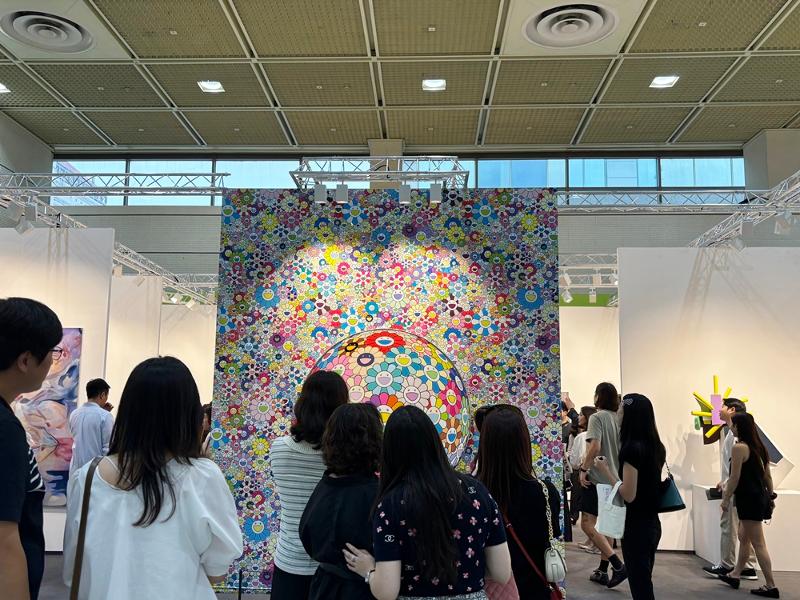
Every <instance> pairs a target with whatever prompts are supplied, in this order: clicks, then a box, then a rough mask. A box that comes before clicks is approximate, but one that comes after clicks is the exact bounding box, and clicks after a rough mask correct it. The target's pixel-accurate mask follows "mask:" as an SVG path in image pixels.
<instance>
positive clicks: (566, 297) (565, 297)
mask: <svg viewBox="0 0 800 600" xmlns="http://www.w3.org/2000/svg"><path fill="white" fill-rule="evenodd" d="M561 298H562V299H563V300H564V302H566V303H567V304H569V303H570V302H572V293H571V292H570V291H569V290H564V293H563V294H561Z"/></svg>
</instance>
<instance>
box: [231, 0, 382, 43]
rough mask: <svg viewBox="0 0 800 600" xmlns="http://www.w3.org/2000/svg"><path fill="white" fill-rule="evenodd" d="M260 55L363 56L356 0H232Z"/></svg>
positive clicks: (362, 33) (360, 22) (362, 35)
mask: <svg viewBox="0 0 800 600" xmlns="http://www.w3.org/2000/svg"><path fill="white" fill-rule="evenodd" d="M233 4H234V5H235V6H236V10H237V11H238V13H239V16H241V18H242V22H243V23H244V27H245V30H247V33H248V35H249V36H250V39H251V40H252V41H253V46H254V47H255V49H256V52H258V54H259V56H366V55H367V46H366V42H365V40H364V25H363V22H362V19H361V9H360V8H359V1H358V0H270V2H269V5H268V6H265V2H264V0H233Z"/></svg>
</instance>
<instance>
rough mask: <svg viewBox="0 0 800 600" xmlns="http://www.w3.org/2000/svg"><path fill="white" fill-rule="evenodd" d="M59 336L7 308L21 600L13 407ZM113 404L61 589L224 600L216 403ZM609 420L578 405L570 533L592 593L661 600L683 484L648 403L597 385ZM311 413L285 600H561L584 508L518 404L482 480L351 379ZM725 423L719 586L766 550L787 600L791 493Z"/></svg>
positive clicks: (93, 434)
mask: <svg viewBox="0 0 800 600" xmlns="http://www.w3.org/2000/svg"><path fill="white" fill-rule="evenodd" d="M61 337H62V328H61V323H60V321H59V319H58V317H57V316H56V315H55V314H54V313H53V312H52V311H51V310H50V309H49V308H48V307H46V306H44V305H43V304H41V303H39V302H36V301H33V300H27V299H20V298H11V299H6V300H0V400H2V402H0V489H2V490H3V493H2V496H0V589H2V590H3V597H4V598H5V597H8V598H11V599H13V600H18V599H19V600H35V599H36V598H37V596H38V592H39V587H40V584H41V579H42V573H43V566H44V535H43V524H42V498H43V495H44V494H43V483H42V479H41V477H40V476H39V471H38V466H37V464H36V460H35V457H34V454H33V452H32V451H31V449H30V447H29V446H28V443H27V440H26V436H25V431H24V429H23V427H22V425H21V424H20V422H19V421H18V419H17V418H16V416H15V415H14V413H13V411H12V409H11V402H12V401H13V400H14V399H15V398H17V397H18V396H19V395H20V394H23V393H26V392H32V391H35V390H37V389H38V388H39V387H40V386H41V384H42V381H43V380H44V378H45V376H46V375H47V373H48V371H49V369H50V365H51V363H52V360H53V356H54V354H57V353H59V352H60V348H58V343H59V342H60V340H61ZM109 390H110V387H109V386H108V384H107V383H106V382H104V381H102V380H93V381H91V382H89V384H88V385H87V396H88V398H89V402H88V403H87V404H85V405H84V406H83V407H82V408H80V409H78V410H76V411H75V412H74V413H73V415H72V419H71V423H70V424H71V427H72V431H73V435H74V448H73V459H72V464H71V469H70V470H71V472H72V476H71V477H70V482H69V490H68V495H67V498H68V501H67V519H66V530H65V536H64V581H65V582H66V583H67V585H69V586H71V589H72V597H73V598H82V599H90V600H94V599H97V600H100V599H106V598H115V599H122V600H126V599H128V598H130V599H133V598H154V597H162V596H163V597H170V598H174V599H178V600H181V599H184V598H185V599H186V600H189V599H199V598H208V599H209V600H210V599H212V598H214V597H215V596H214V591H213V588H212V584H214V583H217V582H220V581H222V580H224V579H225V577H226V575H227V573H228V570H229V568H230V565H231V564H232V562H233V561H234V560H236V559H237V558H238V557H239V556H240V555H241V553H242V550H243V544H242V534H241V530H240V526H239V520H238V517H237V513H236V507H235V505H234V502H233V498H232V496H231V493H230V490H229V488H228V485H227V483H226V481H225V478H224V476H223V474H222V472H221V471H220V469H219V467H218V466H217V465H216V464H215V463H214V462H213V461H212V460H209V458H208V457H207V455H208V453H209V442H210V427H211V425H210V420H211V416H210V406H202V405H201V403H200V396H199V393H198V390H197V385H196V383H195V381H194V378H193V377H192V375H191V373H190V371H189V369H188V368H187V367H186V366H185V365H184V364H183V363H182V362H181V361H179V360H178V359H175V358H171V357H163V358H152V359H149V360H146V361H144V362H143V363H141V364H140V365H138V366H137V367H136V368H135V369H134V370H133V372H132V373H131V375H130V377H129V379H128V381H127V383H126V384H125V387H124V389H123V391H122V394H121V398H120V402H119V409H118V412H117V417H116V421H114V420H113V418H112V417H111V415H110V413H109V412H107V411H106V410H103V408H105V407H106V406H107V405H108V393H109ZM594 404H595V406H594V407H584V408H582V409H581V411H580V413H578V412H577V411H575V408H574V405H572V403H571V401H569V402H565V405H564V420H563V426H564V429H563V433H564V437H563V440H562V441H564V442H565V452H566V455H567V457H568V460H567V463H568V464H569V465H570V466H571V467H572V470H573V474H572V476H571V477H570V479H571V480H572V481H573V488H572V490H573V493H572V494H571V501H572V507H573V510H571V511H567V512H565V513H564V514H565V519H564V523H565V526H566V528H569V527H570V525H571V524H573V523H574V522H576V520H577V516H578V513H580V523H581V529H582V530H583V531H584V533H585V534H586V536H587V539H588V543H589V544H591V546H588V545H587V547H591V548H596V549H597V551H598V552H599V553H600V556H601V560H600V565H599V566H598V568H597V569H595V570H594V571H593V572H592V574H591V576H590V579H591V581H594V582H596V583H598V584H602V585H604V586H606V587H609V588H613V587H616V586H618V585H620V584H621V583H622V582H623V581H625V580H626V579H627V580H628V582H629V586H630V590H631V594H632V596H633V598H634V600H653V599H654V598H655V590H654V586H653V581H652V574H653V568H654V565H655V559H656V550H657V548H658V544H659V540H660V538H661V523H660V520H659V513H660V512H663V511H664V510H668V508H665V497H666V495H667V494H666V491H665V490H667V488H669V484H670V483H671V476H670V478H668V479H667V480H664V479H662V476H663V473H662V471H663V469H664V468H665V463H666V458H667V457H666V450H665V447H664V445H663V444H662V442H661V439H660V437H659V433H658V428H657V426H656V417H655V412H654V409H653V404H652V403H651V401H650V400H649V399H648V398H647V397H645V396H643V395H641V394H626V395H625V396H624V397H622V398H620V396H619V394H618V392H617V390H616V388H615V387H614V386H613V385H612V384H610V383H601V384H600V385H598V386H597V389H596V393H595V402H594ZM294 412H295V420H294V423H293V425H292V427H291V429H290V433H289V435H287V436H284V437H280V438H278V439H275V440H273V441H272V443H271V448H270V456H269V458H270V467H271V470H272V474H273V477H274V481H275V485H276V488H277V492H278V493H279V495H280V500H281V513H280V530H279V535H278V542H277V548H276V552H275V560H274V570H273V573H272V596H271V597H272V599H273V600H306V599H309V598H310V599H313V600H344V599H348V600H351V599H355V600H358V599H360V598H363V599H364V600H368V599H370V598H374V599H377V600H394V599H396V598H427V599H434V598H450V599H456V600H459V599H460V600H486V599H489V600H519V599H523V600H539V599H541V600H553V599H556V598H560V597H561V590H560V588H559V584H560V583H561V582H562V581H563V579H564V576H565V570H566V567H565V565H564V559H563V556H562V555H561V553H560V551H559V550H558V546H559V544H558V543H557V540H558V539H559V538H560V537H561V539H563V537H562V531H561V529H562V528H561V523H562V520H561V518H560V516H561V507H562V504H564V506H567V504H566V503H565V502H564V503H562V497H561V493H560V492H559V490H558V488H557V487H556V486H555V485H553V482H551V481H546V480H542V479H540V478H538V477H537V476H536V474H535V471H534V468H533V464H532V458H531V439H530V433H529V430H528V425H527V423H526V420H525V417H524V416H523V414H522V412H521V411H520V410H519V409H518V408H517V407H515V406H511V405H507V404H497V405H492V406H484V407H481V408H480V409H479V410H478V411H477V413H476V415H475V428H476V430H477V432H478V433H479V438H480V440H479V446H478V453H477V459H476V462H475V464H474V465H472V474H471V475H467V474H464V473H460V472H458V471H456V470H455V469H454V468H453V467H452V466H451V464H450V463H449V461H448V459H447V455H446V454H445V452H444V448H443V446H442V444H441V442H440V440H439V435H438V434H437V431H436V429H435V427H434V425H433V423H432V421H431V419H430V418H429V417H428V415H427V414H426V413H425V412H424V411H422V410H420V409H419V408H416V407H413V406H404V407H401V408H399V409H397V410H395V411H394V412H393V413H392V415H391V416H390V417H389V419H388V421H387V422H386V425H385V427H383V426H382V422H381V417H380V415H379V414H378V411H377V409H376V408H375V407H374V406H372V405H370V404H350V403H349V396H348V389H347V385H346V384H345V382H344V380H343V379H342V378H341V377H340V376H339V375H337V374H336V373H333V372H328V371H318V372H315V373H312V374H311V375H309V376H308V378H307V379H306V381H305V383H304V384H303V387H302V390H301V392H300V394H299V396H298V398H297V401H296V402H295V405H294ZM721 416H722V418H723V420H725V422H726V423H727V425H728V427H729V430H728V432H727V434H726V437H725V439H724V442H723V444H722V446H723V465H722V466H723V479H722V481H721V482H720V484H719V486H718V488H719V490H720V492H721V496H722V498H721V499H722V531H723V536H722V541H721V544H722V557H723V560H722V563H721V564H720V565H715V566H712V567H708V568H706V572H707V573H709V574H710V575H714V576H716V577H718V578H719V579H720V580H721V581H722V582H724V583H726V584H728V585H730V586H731V587H733V588H737V589H738V588H739V586H740V581H741V579H747V578H752V577H753V576H754V575H755V571H754V570H753V567H752V563H751V562H750V561H751V556H752V555H753V554H755V557H756V558H757V560H758V564H759V565H760V567H761V570H762V571H763V574H764V578H765V585H763V586H762V587H760V588H758V589H753V590H751V592H752V593H753V594H755V595H758V596H762V597H768V598H778V597H779V591H778V589H777V587H776V586H775V581H774V577H773V573H772V568H771V562H770V556H769V552H768V550H767V546H766V543H765V540H764V532H763V527H762V522H763V521H765V520H768V519H770V518H771V516H772V512H773V510H774V507H775V502H774V501H775V497H776V496H775V493H774V490H773V483H772V478H771V476H770V470H769V456H768V453H767V450H766V448H765V447H764V444H763V443H762V441H761V439H760V437H759V433H758V429H757V427H756V425H755V421H754V420H753V417H752V416H751V415H749V414H748V413H747V412H746V410H745V408H744V404H743V403H742V402H740V401H738V400H736V399H733V398H730V399H728V400H726V402H725V407H724V408H723V410H722V411H721ZM612 486H613V487H612ZM608 487H612V489H613V490H618V493H619V496H620V497H621V499H622V502H624V506H625V516H624V528H623V530H622V532H621V535H615V536H614V537H618V538H621V539H610V538H608V537H606V535H603V534H602V533H600V532H599V531H598V526H600V524H599V523H598V519H597V517H598V515H601V514H603V510H601V507H602V508H603V509H604V508H605V507H606V506H609V505H608V503H607V501H606V498H605V497H603V498H602V499H601V498H600V495H599V494H600V490H601V489H603V490H605V489H607V488H608ZM603 493H605V492H603ZM612 493H613V492H612ZM601 529H602V530H603V531H606V529H605V528H604V527H601ZM737 529H738V539H739V553H738V557H736V558H735V560H734V556H735V541H734V539H733V535H734V532H735V531H736V530H737ZM618 544H621V553H622V558H620V556H619V555H618V553H617V552H616V549H617V547H618V546H617V545H618ZM623 559H624V562H623ZM609 567H610V568H611V573H610V574H609V572H608V569H609Z"/></svg>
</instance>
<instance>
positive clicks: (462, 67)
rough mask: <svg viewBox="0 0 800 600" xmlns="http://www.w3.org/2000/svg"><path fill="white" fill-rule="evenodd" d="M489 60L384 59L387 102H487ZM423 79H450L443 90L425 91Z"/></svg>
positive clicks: (406, 104) (423, 103)
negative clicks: (484, 100) (426, 60)
mask: <svg viewBox="0 0 800 600" xmlns="http://www.w3.org/2000/svg"><path fill="white" fill-rule="evenodd" d="M488 69H489V62H488V61H436V62H383V63H381V71H382V73H383V91H384V94H385V98H384V100H385V103H386V105H387V106H412V105H413V106H421V105H433V106H442V105H446V104H462V105H463V104H474V105H481V104H482V103H483V92H484V90H485V88H486V73H487V71H488ZM423 79H446V80H447V89H446V90H444V91H442V92H424V91H423V90H422V80H423Z"/></svg>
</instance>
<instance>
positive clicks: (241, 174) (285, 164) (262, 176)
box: [216, 160, 300, 190]
mask: <svg viewBox="0 0 800 600" xmlns="http://www.w3.org/2000/svg"><path fill="white" fill-rule="evenodd" d="M299 165H300V163H299V161H296V160H218V161H217V168H216V172H217V173H230V175H228V176H226V177H225V178H224V179H223V183H224V185H225V187H227V188H269V189H281V190H283V189H291V188H295V187H297V186H296V185H295V183H294V180H293V179H292V176H291V175H290V174H289V171H293V170H295V169H297V167H298V166H299Z"/></svg>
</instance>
